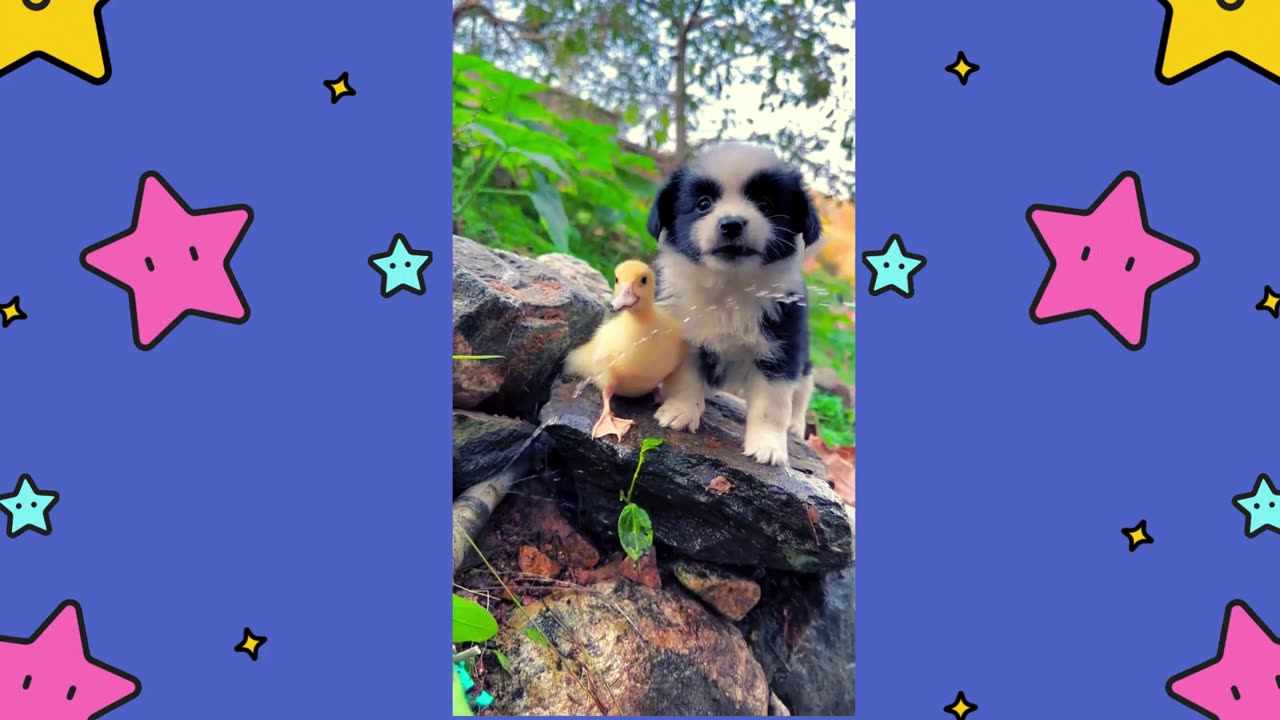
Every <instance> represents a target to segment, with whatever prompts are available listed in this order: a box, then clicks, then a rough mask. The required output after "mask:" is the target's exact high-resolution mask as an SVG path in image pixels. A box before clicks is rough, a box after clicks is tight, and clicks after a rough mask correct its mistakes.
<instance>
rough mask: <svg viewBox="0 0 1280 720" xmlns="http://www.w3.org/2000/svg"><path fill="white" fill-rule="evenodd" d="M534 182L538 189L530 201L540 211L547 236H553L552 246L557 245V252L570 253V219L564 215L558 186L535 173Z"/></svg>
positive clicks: (540, 174)
mask: <svg viewBox="0 0 1280 720" xmlns="http://www.w3.org/2000/svg"><path fill="white" fill-rule="evenodd" d="M533 182H534V185H535V186H536V189H535V190H534V191H533V192H532V193H530V194H529V199H530V200H532V201H533V206H534V207H535V208H537V210H538V216H539V217H540V218H542V225H543V227H545V228H546V230H547V235H549V236H551V244H552V245H555V248H556V252H562V253H563V252H568V251H569V218H568V216H566V215H565V213H564V203H563V202H562V201H561V199H560V191H559V190H556V186H555V185H552V184H551V183H549V182H547V179H546V177H545V176H543V175H542V173H539V172H534V173H533Z"/></svg>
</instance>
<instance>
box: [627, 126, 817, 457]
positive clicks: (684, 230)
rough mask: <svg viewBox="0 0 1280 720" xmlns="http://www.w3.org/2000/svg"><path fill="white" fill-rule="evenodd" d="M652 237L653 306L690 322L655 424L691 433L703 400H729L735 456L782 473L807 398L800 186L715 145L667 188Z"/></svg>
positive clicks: (811, 214) (750, 151) (759, 156)
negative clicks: (738, 425) (718, 395)
mask: <svg viewBox="0 0 1280 720" xmlns="http://www.w3.org/2000/svg"><path fill="white" fill-rule="evenodd" d="M649 232H650V233H651V234H652V235H653V236H654V237H655V238H656V239H657V240H658V257H657V260H656V261H655V268H656V270H657V273H658V289H659V302H660V303H661V304H662V305H664V306H665V307H667V308H669V309H670V310H671V311H672V312H673V313H674V314H675V315H676V317H677V318H678V319H681V320H684V319H685V318H688V320H685V321H684V327H685V337H686V339H688V340H689V343H690V345H691V346H692V348H693V351H694V352H693V362H692V363H690V368H688V369H687V376H686V381H685V382H677V383H673V387H672V392H667V391H666V388H664V395H665V396H666V397H665V398H664V402H663V404H662V406H661V407H660V408H658V411H657V419H658V421H659V423H660V424H661V425H662V426H663V427H669V428H673V429H677V430H680V429H687V430H691V431H693V430H697V428H698V424H699V422H700V420H701V417H702V412H703V409H704V408H705V399H706V396H707V394H708V393H711V392H714V391H717V390H724V391H726V392H731V393H734V394H737V395H740V396H741V397H742V398H743V399H745V400H746V403H747V427H746V437H745V442H744V447H743V451H744V453H745V454H746V455H749V456H750V457H752V458H754V459H755V460H756V461H758V462H761V463H765V464H770V465H783V464H785V463H786V462H787V433H788V431H790V432H791V433H793V434H794V435H796V436H797V437H801V438H802V437H803V435H804V428H805V412H806V410H807V409H808V406H809V399H810V396H811V395H812V394H813V374H812V371H813V366H812V365H811V364H810V362H809V314H808V309H807V293H806V291H805V284H804V275H803V270H802V265H803V263H804V259H805V257H806V255H808V254H810V253H812V252H814V251H815V250H816V248H817V245H818V242H819V240H820V238H821V235H822V224H821V221H820V220H819V218H818V213H817V211H816V210H815V209H814V207H813V203H812V201H811V200H810V198H809V194H808V192H807V191H806V190H805V187H804V181H803V178H802V177H801V176H800V174H799V173H798V172H796V171H795V170H794V169H793V168H790V167H788V166H786V165H785V164H784V163H783V162H782V161H781V160H779V158H778V156H777V155H775V154H774V153H773V151H771V150H768V149H766V148H763V147H759V146H754V145H744V144H738V143H726V144H721V145H716V146H713V147H711V148H709V149H707V150H704V151H703V152H701V153H700V154H699V155H698V156H697V157H695V158H694V159H693V160H691V161H690V162H689V163H688V164H687V165H685V166H684V167H682V168H680V169H679V170H677V171H676V172H675V173H673V174H672V175H671V177H670V178H669V179H668V180H667V183H666V185H665V186H664V187H663V188H662V190H661V191H660V192H659V193H658V197H657V200H656V202H655V203H654V205H653V208H652V210H651V211H650V214H649ZM695 373H696V375H697V376H698V379H700V382H694V381H693V375H694V374H695Z"/></svg>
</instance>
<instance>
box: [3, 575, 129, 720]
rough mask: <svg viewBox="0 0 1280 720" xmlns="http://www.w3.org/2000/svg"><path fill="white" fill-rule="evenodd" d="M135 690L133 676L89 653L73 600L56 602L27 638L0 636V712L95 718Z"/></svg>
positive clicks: (18, 718)
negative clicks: (56, 604)
mask: <svg viewBox="0 0 1280 720" xmlns="http://www.w3.org/2000/svg"><path fill="white" fill-rule="evenodd" d="M140 692H142V684H141V683H139V682H138V679H137V678H135V677H134V676H132V675H130V674H128V673H125V672H121V671H120V670H117V669H115V668H113V667H111V666H110V665H107V664H106V663H103V662H101V661H98V660H94V659H93V658H91V657H89V641H88V639H86V638H85V634H84V617H83V616H82V615H81V611H80V604H79V603H77V602H76V601H74V600H68V601H66V602H64V603H62V605H59V606H58V609H57V610H54V611H53V614H52V615H50V616H49V619H47V620H45V621H44V624H43V625H41V626H40V629H39V630H36V632H35V635H32V636H31V638H30V639H27V640H24V639H21V638H9V637H3V636H0V716H3V717H5V718H12V719H13V720H36V719H37V718H38V719H39V720H94V719H95V718H100V717H102V716H103V715H106V714H107V713H108V712H110V711H112V710H114V709H116V708H118V707H120V706H121V705H123V704H125V703H127V702H129V701H130V700H132V699H134V698H136V697H137V696H138V694H139V693H140Z"/></svg>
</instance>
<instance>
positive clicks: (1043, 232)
mask: <svg viewBox="0 0 1280 720" xmlns="http://www.w3.org/2000/svg"><path fill="white" fill-rule="evenodd" d="M1027 222H1029V223H1030V224H1031V229H1032V231H1034V232H1035V234H1036V239H1037V240H1039V241H1040V247H1041V248H1043V249H1044V252H1045V254H1046V255H1048V256H1049V272H1048V273H1047V274H1046V275H1045V278H1044V282H1043V283H1042V284H1041V285H1040V291H1039V292H1038V293H1036V299H1035V301H1034V302H1032V303H1031V319H1032V320H1034V321H1035V322H1038V323H1042V324H1043V323H1050V322H1056V321H1058V320H1066V319H1068V318H1075V317H1081V316H1083V315H1092V316H1094V317H1095V318H1097V319H1098V321H1099V322H1101V323H1102V325H1103V327H1105V328H1107V330H1109V331H1111V334H1112V335H1115V337H1116V339H1118V340H1119V341H1120V342H1122V343H1124V345H1125V347H1127V348H1129V349H1130V350H1140V349H1141V348H1142V346H1143V345H1144V344H1146V342H1147V316H1148V314H1149V312H1150V310H1151V293H1153V292H1155V289H1156V288H1158V287H1160V286H1162V285H1165V284H1166V283H1170V282H1172V281H1174V280H1175V279H1177V278H1179V277H1181V276H1182V275H1185V274H1187V273H1188V272H1191V270H1193V269H1194V268H1195V267H1196V265H1198V264H1199V263H1200V254H1199V253H1197V252H1196V250H1195V248H1192V247H1190V246H1188V245H1184V244H1182V243H1180V242H1178V241H1177V240H1174V239H1173V238H1171V237H1169V236H1167V235H1162V234H1160V233H1158V232H1156V231H1154V230H1152V229H1151V227H1150V226H1148V225H1147V209H1146V207H1145V206H1144V205H1143V201H1142V189H1141V187H1140V183H1139V181H1138V176H1137V174H1135V173H1132V172H1123V173H1120V176H1119V177H1117V178H1116V179H1115V182H1113V183H1111V187H1109V188H1107V189H1106V191H1105V192H1103V193H1102V196H1101V197H1099V198H1098V200H1097V201H1096V202H1094V204H1093V207H1091V208H1089V209H1088V210H1075V209H1072V208H1063V207H1053V206H1049V205H1032V206H1031V207H1030V208H1028V209H1027Z"/></svg>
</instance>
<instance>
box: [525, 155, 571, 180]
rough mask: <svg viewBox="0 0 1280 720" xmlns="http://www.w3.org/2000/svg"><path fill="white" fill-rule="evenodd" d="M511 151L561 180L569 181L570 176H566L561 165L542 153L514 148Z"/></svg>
mask: <svg viewBox="0 0 1280 720" xmlns="http://www.w3.org/2000/svg"><path fill="white" fill-rule="evenodd" d="M511 151H512V152H514V153H516V154H517V155H521V156H523V157H525V158H527V159H528V160H529V161H530V162H533V163H536V164H537V165H539V166H541V167H542V168H544V169H546V170H548V171H550V172H551V174H553V175H555V176H556V177H559V178H560V179H561V180H568V179H569V176H568V175H566V174H565V171H564V170H562V169H560V164H559V163H557V162H556V161H555V158H551V157H547V156H546V155H543V154H542V153H536V152H530V151H528V150H522V149H520V148H512V149H511Z"/></svg>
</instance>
